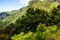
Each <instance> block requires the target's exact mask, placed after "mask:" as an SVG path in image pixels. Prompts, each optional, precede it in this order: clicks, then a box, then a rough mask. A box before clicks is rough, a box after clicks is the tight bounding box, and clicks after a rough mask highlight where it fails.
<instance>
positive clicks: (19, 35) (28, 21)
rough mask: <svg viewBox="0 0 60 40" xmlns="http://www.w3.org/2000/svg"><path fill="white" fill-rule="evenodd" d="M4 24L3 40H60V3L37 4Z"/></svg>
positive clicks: (1, 32)
mask: <svg viewBox="0 0 60 40" xmlns="http://www.w3.org/2000/svg"><path fill="white" fill-rule="evenodd" d="M2 22H3V23H4V24H3V25H4V26H3V27H2V28H1V30H0V39H1V40H60V5H59V3H58V2H52V3H51V2H37V3H36V2H35V3H33V4H31V5H28V6H27V7H26V8H23V10H22V9H20V11H19V12H17V13H16V14H15V15H14V16H11V17H8V18H6V19H5V20H3V21H2Z"/></svg>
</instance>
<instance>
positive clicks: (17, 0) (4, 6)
mask: <svg viewBox="0 0 60 40" xmlns="http://www.w3.org/2000/svg"><path fill="white" fill-rule="evenodd" d="M28 1H29V0H0V12H3V11H11V10H16V9H20V8H21V7H23V6H26V5H27V4H28Z"/></svg>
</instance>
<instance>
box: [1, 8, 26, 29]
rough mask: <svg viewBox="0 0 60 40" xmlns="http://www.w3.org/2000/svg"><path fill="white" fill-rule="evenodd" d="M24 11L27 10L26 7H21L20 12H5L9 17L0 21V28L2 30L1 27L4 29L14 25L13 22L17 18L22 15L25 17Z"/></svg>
mask: <svg viewBox="0 0 60 40" xmlns="http://www.w3.org/2000/svg"><path fill="white" fill-rule="evenodd" d="M26 10H27V7H23V8H21V9H20V10H14V11H12V12H7V14H10V16H9V17H7V18H5V19H4V20H2V27H1V28H3V27H4V28H5V27H7V26H8V25H9V24H11V23H15V21H16V20H17V19H18V18H19V17H21V16H22V15H25V12H26Z"/></svg>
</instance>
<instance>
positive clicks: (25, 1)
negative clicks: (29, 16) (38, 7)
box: [19, 0, 29, 6]
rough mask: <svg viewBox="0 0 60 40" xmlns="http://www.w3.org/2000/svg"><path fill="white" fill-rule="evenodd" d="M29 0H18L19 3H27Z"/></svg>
mask: <svg viewBox="0 0 60 40" xmlns="http://www.w3.org/2000/svg"><path fill="white" fill-rule="evenodd" d="M28 2H29V0H19V4H20V5H24V6H25V5H28Z"/></svg>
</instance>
